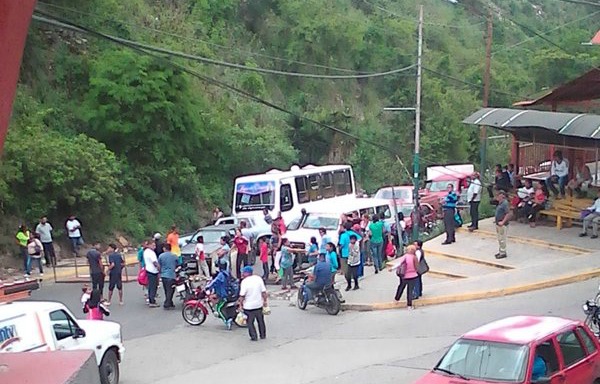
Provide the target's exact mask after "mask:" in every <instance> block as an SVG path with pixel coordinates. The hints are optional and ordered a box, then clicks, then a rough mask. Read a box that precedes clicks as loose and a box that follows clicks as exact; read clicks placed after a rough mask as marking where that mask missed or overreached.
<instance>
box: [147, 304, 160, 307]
mask: <svg viewBox="0 0 600 384" xmlns="http://www.w3.org/2000/svg"><path fill="white" fill-rule="evenodd" d="M148 307H150V308H158V307H160V305H158V304H156V303H150V304H148Z"/></svg>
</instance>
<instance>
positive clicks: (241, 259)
mask: <svg viewBox="0 0 600 384" xmlns="http://www.w3.org/2000/svg"><path fill="white" fill-rule="evenodd" d="M242 263H243V264H244V265H243V266H244V267H245V266H247V265H248V254H247V253H238V255H237V257H236V258H235V273H236V277H237V278H238V279H241V278H242Z"/></svg>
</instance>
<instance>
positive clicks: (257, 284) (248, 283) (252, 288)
mask: <svg viewBox="0 0 600 384" xmlns="http://www.w3.org/2000/svg"><path fill="white" fill-rule="evenodd" d="M266 291H267V288H266V287H265V283H264V282H263V279H262V278H261V277H260V276H257V275H252V276H248V277H246V278H245V279H244V280H242V284H240V296H244V304H243V306H244V309H247V310H252V309H258V308H262V306H263V298H262V293H263V292H266Z"/></svg>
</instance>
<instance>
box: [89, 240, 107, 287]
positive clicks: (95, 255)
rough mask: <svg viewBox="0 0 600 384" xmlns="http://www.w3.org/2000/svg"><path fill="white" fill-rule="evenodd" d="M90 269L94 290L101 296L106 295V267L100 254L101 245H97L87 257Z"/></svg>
mask: <svg viewBox="0 0 600 384" xmlns="http://www.w3.org/2000/svg"><path fill="white" fill-rule="evenodd" d="M85 257H86V258H87V261H88V265H89V267H90V277H91V279H92V290H94V289H97V290H99V291H100V294H101V295H104V265H102V254H101V253H100V244H98V243H96V244H94V246H93V247H92V249H90V250H89V251H88V253H87V254H86V256H85Z"/></svg>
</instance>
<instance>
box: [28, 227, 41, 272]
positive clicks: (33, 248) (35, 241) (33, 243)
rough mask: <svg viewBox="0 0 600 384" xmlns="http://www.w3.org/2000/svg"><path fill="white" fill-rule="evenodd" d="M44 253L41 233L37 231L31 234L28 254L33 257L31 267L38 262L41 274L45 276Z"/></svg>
mask: <svg viewBox="0 0 600 384" xmlns="http://www.w3.org/2000/svg"><path fill="white" fill-rule="evenodd" d="M43 253H44V250H43V245H42V242H41V241H40V235H39V234H37V233H32V234H30V237H29V242H28V243H27V254H28V255H29V257H30V258H31V264H32V265H31V266H30V268H31V267H34V266H35V265H33V264H37V266H38V269H39V270H40V276H44V268H42V255H43Z"/></svg>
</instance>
